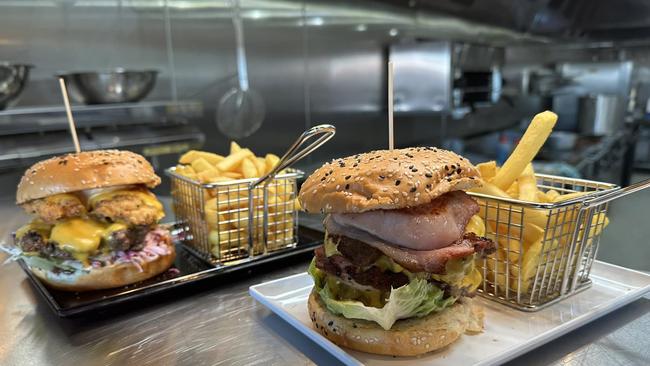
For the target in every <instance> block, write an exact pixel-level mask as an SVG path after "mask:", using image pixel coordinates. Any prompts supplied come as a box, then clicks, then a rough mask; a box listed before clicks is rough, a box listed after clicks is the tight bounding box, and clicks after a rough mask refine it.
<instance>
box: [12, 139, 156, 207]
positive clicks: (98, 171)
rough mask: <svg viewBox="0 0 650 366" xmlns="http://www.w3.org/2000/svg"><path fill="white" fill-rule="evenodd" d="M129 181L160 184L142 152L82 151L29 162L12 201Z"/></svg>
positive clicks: (125, 183) (123, 183)
mask: <svg viewBox="0 0 650 366" xmlns="http://www.w3.org/2000/svg"><path fill="white" fill-rule="evenodd" d="M131 184H144V185H146V186H147V187H149V188H153V187H155V186H157V185H158V184H160V177H158V176H157V175H156V173H155V172H154V170H153V167H152V166H151V164H149V162H148V161H147V160H146V159H145V158H144V157H143V156H142V155H138V154H136V153H132V152H130V151H120V150H97V151H84V152H81V153H78V154H67V155H61V156H56V157H53V158H50V159H47V160H43V161H40V162H38V163H36V164H34V165H32V166H31V167H30V168H29V169H27V171H25V174H24V175H23V177H22V178H21V179H20V183H19V184H18V190H17V191H16V203H17V204H19V205H20V204H23V203H25V202H27V201H31V200H35V199H39V198H44V197H48V196H52V195H55V194H59V193H69V192H76V191H83V190H86V189H94V188H106V187H113V186H119V185H131Z"/></svg>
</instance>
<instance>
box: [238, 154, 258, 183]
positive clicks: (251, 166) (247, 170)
mask: <svg viewBox="0 0 650 366" xmlns="http://www.w3.org/2000/svg"><path fill="white" fill-rule="evenodd" d="M253 159H255V158H254V157H253ZM241 172H242V174H243V175H244V178H255V177H258V176H259V175H258V174H257V167H256V166H255V163H253V161H252V159H251V158H246V159H244V160H242V162H241Z"/></svg>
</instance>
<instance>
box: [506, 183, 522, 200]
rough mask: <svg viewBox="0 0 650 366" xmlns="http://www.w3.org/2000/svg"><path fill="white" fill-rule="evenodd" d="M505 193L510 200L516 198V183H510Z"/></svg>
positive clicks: (517, 192) (517, 189) (517, 194)
mask: <svg viewBox="0 0 650 366" xmlns="http://www.w3.org/2000/svg"><path fill="white" fill-rule="evenodd" d="M506 193H507V194H508V196H510V197H512V198H517V196H519V183H518V182H517V181H514V182H512V185H511V186H510V187H508V189H507V190H506Z"/></svg>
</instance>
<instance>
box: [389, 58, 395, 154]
mask: <svg viewBox="0 0 650 366" xmlns="http://www.w3.org/2000/svg"><path fill="white" fill-rule="evenodd" d="M394 147H395V141H394V137H393V61H388V149H390V150H393V148H394Z"/></svg>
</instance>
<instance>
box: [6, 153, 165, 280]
mask: <svg viewBox="0 0 650 366" xmlns="http://www.w3.org/2000/svg"><path fill="white" fill-rule="evenodd" d="M159 183H160V178H159V177H158V176H157V175H156V174H155V173H154V170H153V168H152V167H151V165H150V164H149V163H148V162H147V160H145V158H143V157H142V156H140V155H138V154H134V153H132V152H128V151H117V150H104V151H102V150H100V151H89V152H81V153H77V154H68V155H63V156H59V157H54V158H51V159H48V160H45V161H41V162H39V163H36V164H35V165H33V166H32V167H31V168H29V169H28V170H27V171H26V172H25V174H24V175H23V177H22V179H21V180H20V183H19V184H18V190H17V193H16V203H17V204H18V205H19V206H21V207H22V208H23V209H25V211H27V212H28V213H29V214H31V215H33V219H32V221H31V222H30V223H29V224H27V225H25V226H23V227H21V228H20V229H18V230H17V231H16V234H15V243H16V247H15V248H13V250H12V254H14V258H20V259H23V260H24V261H25V262H26V263H27V265H28V266H29V267H30V269H31V270H32V271H33V273H34V274H35V275H36V276H38V277H39V278H40V279H41V280H43V281H44V282H45V283H46V284H47V285H48V286H50V287H53V288H57V289H61V290H68V291H86V290H98V289H106V288H112V287H120V286H124V285H128V284H131V283H135V282H138V281H142V280H145V279H148V278H151V277H153V276H155V275H157V274H159V273H161V272H163V271H165V270H167V269H168V268H169V267H170V266H171V264H172V263H173V261H174V257H175V251H174V246H173V245H172V243H171V237H170V233H169V231H168V230H167V229H165V228H163V227H161V226H158V221H159V220H160V219H161V218H163V216H164V211H163V206H162V204H161V203H160V202H159V201H158V199H156V196H154V194H153V193H151V192H150V191H149V188H153V187H155V186H156V185H158V184H159Z"/></svg>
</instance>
